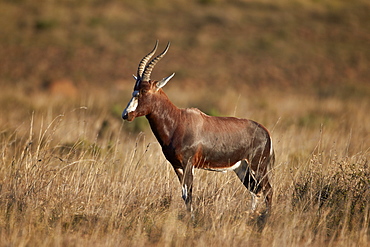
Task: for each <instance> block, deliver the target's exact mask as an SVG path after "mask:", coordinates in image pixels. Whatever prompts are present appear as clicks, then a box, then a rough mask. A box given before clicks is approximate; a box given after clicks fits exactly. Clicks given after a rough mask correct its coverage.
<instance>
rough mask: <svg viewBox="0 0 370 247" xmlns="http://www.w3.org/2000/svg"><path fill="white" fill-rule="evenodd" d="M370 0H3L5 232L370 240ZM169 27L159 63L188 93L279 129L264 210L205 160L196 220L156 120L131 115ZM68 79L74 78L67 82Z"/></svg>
mask: <svg viewBox="0 0 370 247" xmlns="http://www.w3.org/2000/svg"><path fill="white" fill-rule="evenodd" d="M369 9H370V5H369V3H368V1H365V0H355V1H341V0H324V1H309V0H294V1H287V0H286V1H284V0H283V1H272V0H263V1H248V0H235V1H224V0H198V1H185V0H175V1H172V3H171V4H168V1H165V0H155V1H120V0H112V1H99V0H93V1H90V0H85V1H84V0H81V1H69V0H61V1H33V0H17V1H6V0H4V1H0V26H1V35H0V64H1V66H0V74H1V77H0V86H1V91H0V105H1V108H0V116H1V117H0V155H1V157H0V239H1V242H0V246H89V245H90V246H121V245H123V246H189V245H191V246H302V245H305V246H324V245H325V246H368V245H369V243H370V206H369V205H370V204H369V202H370V174H369V170H370V169H369V167H368V165H369V152H370V145H369V139H370V115H369V114H368V112H369V110H368V109H370V101H369V99H370V98H369V94H370V87H369V81H370V74H369V71H370V70H369V69H368V68H369V67H370V52H369V51H370V49H369V38H370V37H369V32H368V30H369V23H370V21H369V14H368V13H369ZM179 10H181V12H180V13H179ZM157 38H159V39H160V40H161V45H163V43H164V41H167V40H170V41H171V42H172V46H171V52H170V53H168V54H167V56H166V59H164V60H163V61H161V63H160V65H158V67H157V68H156V70H155V71H154V72H153V78H155V79H158V78H162V77H164V76H166V75H168V74H170V73H172V72H176V77H175V78H174V79H172V81H171V82H170V83H169V84H168V85H167V86H166V88H165V91H166V92H167V93H168V95H169V97H170V99H172V100H173V102H174V103H175V104H176V105H178V106H181V107H190V106H191V107H198V108H200V109H201V110H203V111H205V112H207V113H208V114H212V115H232V116H238V117H245V118H251V119H254V120H256V121H258V122H260V123H262V124H263V125H265V126H266V127H267V128H268V129H270V130H271V132H272V137H273V141H274V147H275V150H276V157H277V161H276V166H275V169H274V172H273V174H272V175H273V178H272V180H273V183H272V184H273V187H274V189H275V194H274V207H273V211H272V213H271V216H270V217H269V218H267V220H266V221H265V222H264V223H265V224H261V222H260V221H259V220H258V218H256V217H255V215H253V214H252V213H251V212H250V195H249V193H248V192H247V191H246V190H245V189H244V187H243V186H242V185H241V184H240V182H239V181H238V179H237V177H236V176H235V175H234V174H233V173H226V174H220V173H215V172H207V171H202V170H197V171H196V173H195V189H194V190H195V191H194V197H195V198H194V206H195V208H196V209H195V218H194V220H191V219H189V215H187V213H186V210H185V207H184V204H183V201H182V199H181V189H180V186H179V183H178V181H177V177H176V175H175V174H174V172H173V171H172V168H171V166H170V165H169V164H168V162H167V161H166V160H165V158H164V156H163V155H162V153H161V151H160V147H159V145H158V144H157V142H156V140H155V139H154V137H153V135H152V134H151V133H150V130H149V128H148V124H147V123H146V119H145V118H138V119H136V120H135V121H134V122H133V123H123V122H122V120H121V119H120V114H121V112H122V109H123V108H124V107H125V104H126V103H127V102H128V100H129V97H130V94H131V90H132V86H133V81H132V78H131V77H130V76H131V74H132V73H133V72H135V71H136V66H137V62H138V60H139V59H140V58H141V56H142V55H144V54H145V53H146V52H147V51H148V49H150V48H151V47H152V45H153V43H154V40H155V39H157ZM133 49H135V51H133ZM59 79H61V80H62V81H65V82H67V83H66V84H68V87H69V88H72V89H73V93H70V92H65V93H61V94H60V95H56V94H52V93H54V92H53V91H51V90H50V87H49V86H50V85H53V84H52V83H53V82H54V81H58V80H59ZM73 86H75V88H74V87H73ZM195 88H196V90H195ZM63 90H68V89H63Z"/></svg>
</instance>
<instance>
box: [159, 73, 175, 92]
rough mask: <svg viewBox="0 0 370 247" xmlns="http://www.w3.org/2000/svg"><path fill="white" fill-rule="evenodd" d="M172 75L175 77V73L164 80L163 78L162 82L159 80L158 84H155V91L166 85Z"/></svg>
mask: <svg viewBox="0 0 370 247" xmlns="http://www.w3.org/2000/svg"><path fill="white" fill-rule="evenodd" d="M174 75H175V73H173V74H172V75H170V76H168V77H166V78H163V79H162V80H160V81H159V82H157V84H156V87H157V90H158V89H160V88H162V87H164V86H165V85H166V84H167V82H168V81H169V80H171V79H172V77H173V76H174Z"/></svg>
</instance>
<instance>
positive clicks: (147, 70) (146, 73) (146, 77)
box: [142, 42, 170, 81]
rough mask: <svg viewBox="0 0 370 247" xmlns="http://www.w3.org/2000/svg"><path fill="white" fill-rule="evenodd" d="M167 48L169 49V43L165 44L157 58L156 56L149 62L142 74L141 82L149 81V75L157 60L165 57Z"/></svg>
mask: <svg viewBox="0 0 370 247" xmlns="http://www.w3.org/2000/svg"><path fill="white" fill-rule="evenodd" d="M169 48H170V42H168V43H167V46H166V48H165V49H164V51H163V52H162V53H161V54H159V55H158V56H156V57H155V58H154V59H153V60H152V61H150V63H149V64H148V65H147V66H146V67H145V69H144V72H143V77H142V81H150V74H151V73H152V70H153V68H154V66H155V65H156V64H157V63H158V62H159V60H161V59H162V57H163V56H164V55H166V53H167V51H168V49H169Z"/></svg>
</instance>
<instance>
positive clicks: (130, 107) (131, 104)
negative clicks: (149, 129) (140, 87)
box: [122, 91, 139, 116]
mask: <svg viewBox="0 0 370 247" xmlns="http://www.w3.org/2000/svg"><path fill="white" fill-rule="evenodd" d="M138 96H139V91H134V92H133V93H132V98H131V100H130V102H128V105H127V107H126V109H125V110H124V111H123V113H122V116H125V115H127V114H129V113H130V112H133V111H135V110H136V108H137V106H138V105H139V99H138Z"/></svg>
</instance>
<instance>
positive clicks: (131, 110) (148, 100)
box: [122, 40, 175, 121]
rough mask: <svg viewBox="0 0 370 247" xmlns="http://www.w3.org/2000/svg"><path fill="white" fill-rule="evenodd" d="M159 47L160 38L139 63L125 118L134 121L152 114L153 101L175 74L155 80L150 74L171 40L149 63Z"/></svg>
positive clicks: (123, 115)
mask: <svg viewBox="0 0 370 247" xmlns="http://www.w3.org/2000/svg"><path fill="white" fill-rule="evenodd" d="M157 47H158V40H157V41H156V43H155V46H154V48H153V50H152V51H151V52H149V53H148V54H147V55H146V56H145V57H143V59H141V61H140V63H139V67H138V69H137V75H136V76H135V75H134V79H135V80H136V82H135V86H134V92H133V93H132V98H131V100H130V101H129V102H128V105H127V107H126V108H125V110H124V111H123V112H122V118H123V119H124V120H128V121H132V120H134V119H135V118H136V117H141V116H145V115H148V114H150V112H151V109H152V107H153V105H154V104H153V103H154V100H155V97H156V94H157V93H158V91H159V90H160V89H161V88H162V87H164V86H165V85H166V83H167V82H168V81H169V80H171V78H172V77H173V76H174V75H175V73H173V74H172V75H170V76H168V77H165V78H163V79H162V80H160V81H155V80H153V81H152V80H151V79H150V75H151V73H152V70H153V68H154V66H155V65H156V64H157V63H158V62H159V60H161V59H162V57H164V55H165V54H166V53H167V51H168V49H169V47H170V42H168V44H167V46H166V48H165V49H164V51H163V52H162V53H161V54H159V55H158V56H156V57H155V58H154V59H153V60H151V61H150V63H148V61H149V60H150V58H151V57H152V56H153V55H154V53H155V52H156V50H157Z"/></svg>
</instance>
